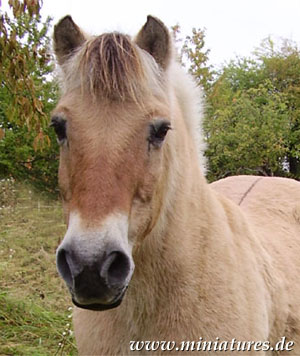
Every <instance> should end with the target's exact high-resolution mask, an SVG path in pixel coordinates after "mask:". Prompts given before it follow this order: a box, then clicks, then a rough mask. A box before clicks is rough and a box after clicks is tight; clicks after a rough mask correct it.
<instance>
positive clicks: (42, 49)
mask: <svg viewBox="0 0 300 356" xmlns="http://www.w3.org/2000/svg"><path fill="white" fill-rule="evenodd" d="M9 5H10V8H11V11H10V12H3V11H2V9H1V8H0V63H1V67H2V71H1V72H0V83H1V85H0V103H1V105H0V173H1V175H2V176H3V175H4V176H7V175H13V176H14V177H19V178H30V179H33V180H34V181H39V182H43V183H44V184H46V186H48V187H49V188H52V189H53V188H54V187H55V185H56V169H57V162H56V160H55V159H54V158H55V156H56V153H55V152H57V151H56V149H55V146H56V141H55V138H54V135H53V133H52V131H51V130H49V128H48V125H49V112H50V111H51V110H52V108H53V106H54V104H55V101H56V97H57V86H56V84H55V83H54V81H52V80H51V75H50V73H51V72H52V71H53V67H52V61H51V56H50V55H49V43H50V39H49V37H48V35H47V34H48V30H49V26H50V21H51V20H50V19H49V18H48V19H47V20H46V21H45V22H42V20H41V15H40V2H39V1H37V0H24V1H19V0H10V1H9Z"/></svg>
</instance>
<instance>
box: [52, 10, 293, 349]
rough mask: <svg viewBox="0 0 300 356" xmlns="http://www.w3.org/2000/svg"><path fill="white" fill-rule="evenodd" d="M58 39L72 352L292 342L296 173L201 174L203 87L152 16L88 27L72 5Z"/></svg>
mask: <svg viewBox="0 0 300 356" xmlns="http://www.w3.org/2000/svg"><path fill="white" fill-rule="evenodd" d="M54 52H55V55H56V58H57V62H58V66H59V68H60V79H61V80H60V81H61V98H60V100H59V103H58V105H57V107H56V108H55V110H54V111H53V114H52V118H51V125H52V126H53V127H54V130H55V132H56V134H57V139H58V142H59V145H60V164H59V186H60V191H61V195H62V202H63V206H64V211H65V215H66V222H67V231H66V234H65V236H64V238H63V240H62V242H61V244H60V245H59V247H58V249H57V254H56V258H57V268H58V272H59V274H60V275H61V277H62V278H63V279H64V281H65V282H66V285H67V288H68V290H69V292H70V295H71V298H72V301H73V303H74V305H75V307H74V311H73V322H74V332H75V338H76V343H77V347H78V351H79V354H81V355H130V354H137V353H138V352H139V353H140V354H151V353H152V352H153V354H156V355H160V354H177V355H178V354H180V351H182V353H184V354H185V353H188V352H189V351H190V352H192V351H193V350H192V347H194V349H196V351H198V352H199V354H202V355H204V354H210V353H211V352H216V353H222V352H224V350H226V348H227V350H229V353H230V354H235V353H239V354H240V353H241V347H242V346H241V345H244V346H245V345H246V346H245V347H244V349H242V351H245V353H247V354H256V355H267V354H272V353H276V354H279V353H280V354H281V355H285V354H289V355H299V354H300V283H299V276H300V258H299V256H300V205H299V201H300V184H299V182H297V181H295V180H292V179H287V178H276V177H256V176H236V177H228V178H225V179H222V180H220V181H217V182H215V183H212V184H208V182H207V181H206V178H205V175H204V174H205V159H204V158H203V157H204V154H203V147H204V144H203V140H202V136H203V135H202V133H201V127H200V126H201V120H200V118H199V113H200V114H201V110H202V109H201V107H202V103H201V102H202V99H201V98H202V96H201V95H202V94H201V93H199V90H198V89H197V87H196V85H195V84H194V82H193V80H192V79H191V78H190V77H189V75H188V74H186V73H185V72H184V71H183V70H182V69H181V68H180V66H179V64H178V63H177V59H176V51H175V50H174V45H173V41H172V36H171V35H170V32H169V31H168V29H167V27H166V26H165V25H164V24H163V23H162V22H161V21H160V20H159V19H157V18H155V17H152V16H148V17H147V21H146V23H145V25H144V26H143V27H142V29H141V30H140V31H139V33H138V34H137V35H136V37H134V38H131V37H130V36H128V35H125V34H122V33H118V32H111V33H104V34H102V35H100V36H94V37H93V36H88V35H86V34H85V33H84V32H83V31H82V30H81V29H80V28H79V27H78V26H77V25H76V24H75V23H74V21H73V19H72V18H71V17H70V16H66V17H64V18H63V19H62V20H60V22H59V23H58V24H57V25H56V26H55V29H54ZM242 342H244V344H242ZM282 342H286V343H287V345H285V346H286V348H284V347H283V348H282V347H281V348H278V343H280V345H281V346H282ZM157 343H158V344H157ZM157 345H158V346H159V347H157ZM182 345H183V348H182ZM222 347H223V348H222ZM229 347H230V348H229ZM239 347H240V350H239ZM289 350H292V351H289ZM151 351H152V352H151ZM182 353H181V354H182Z"/></svg>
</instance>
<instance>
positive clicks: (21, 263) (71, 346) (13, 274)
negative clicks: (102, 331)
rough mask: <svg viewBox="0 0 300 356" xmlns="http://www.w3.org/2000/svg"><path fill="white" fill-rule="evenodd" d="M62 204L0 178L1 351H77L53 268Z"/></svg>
mask: <svg viewBox="0 0 300 356" xmlns="http://www.w3.org/2000/svg"><path fill="white" fill-rule="evenodd" d="M65 230H66V227H65V224H64V219H63V212H62V208H61V204H60V202H59V201H58V200H56V199H54V198H53V197H50V196H47V195H46V194H42V193H41V192H38V191H35V190H34V189H33V188H32V187H31V186H28V185H26V184H20V183H16V182H14V181H13V180H7V179H6V180H1V181H0V355H22V356H23V355H28V356H29V355H30V356H35V355H52V356H53V355H76V354H77V353H76V347H75V341H74V337H73V332H72V319H71V314H72V305H71V300H70V297H69V295H68V292H67V290H66V287H65V286H64V284H63V282H62V280H61V279H60V278H59V276H58V274H57V271H56V266H55V250H56V248H57V246H58V244H59V242H60V240H61V238H62V237H63V235H64V232H65Z"/></svg>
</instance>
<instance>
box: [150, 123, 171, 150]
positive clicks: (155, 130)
mask: <svg viewBox="0 0 300 356" xmlns="http://www.w3.org/2000/svg"><path fill="white" fill-rule="evenodd" d="M170 129H171V124H170V122H169V121H166V120H162V121H157V122H155V123H152V124H151V125H150V132H149V136H148V142H149V144H152V145H153V146H154V147H156V148H159V147H160V146H161V145H162V143H163V141H164V139H165V137H166V134H167V132H168V131H169V130H170Z"/></svg>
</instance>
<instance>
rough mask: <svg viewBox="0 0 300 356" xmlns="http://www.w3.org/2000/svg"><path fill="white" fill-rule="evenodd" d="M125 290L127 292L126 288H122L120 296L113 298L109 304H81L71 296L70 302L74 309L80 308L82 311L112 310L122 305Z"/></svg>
mask: <svg viewBox="0 0 300 356" xmlns="http://www.w3.org/2000/svg"><path fill="white" fill-rule="evenodd" d="M126 290H127V287H126V288H124V290H123V291H122V292H121V293H120V294H118V295H117V296H116V297H115V298H114V300H113V301H112V302H111V303H109V304H103V303H91V304H81V303H78V302H77V301H76V299H75V298H74V296H72V302H73V304H74V305H76V307H78V308H82V309H88V310H94V311H104V310H109V309H114V308H116V307H118V306H119V305H120V304H121V303H122V300H123V297H124V295H125V292H126Z"/></svg>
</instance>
